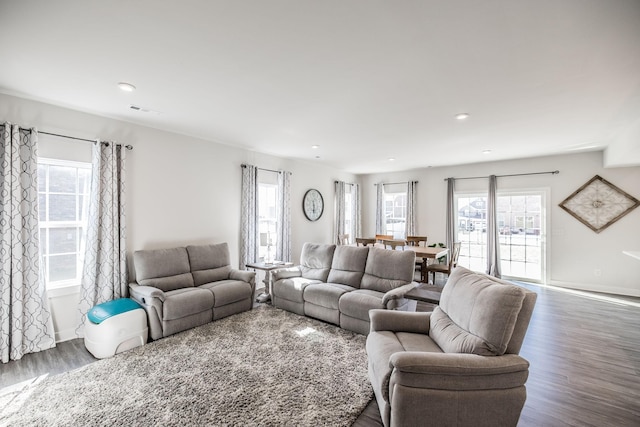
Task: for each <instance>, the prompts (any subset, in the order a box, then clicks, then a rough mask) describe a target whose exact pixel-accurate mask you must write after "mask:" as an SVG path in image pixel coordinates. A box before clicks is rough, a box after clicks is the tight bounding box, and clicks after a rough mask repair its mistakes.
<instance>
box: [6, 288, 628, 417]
mask: <svg viewBox="0 0 640 427" xmlns="http://www.w3.org/2000/svg"><path fill="white" fill-rule="evenodd" d="M524 286H526V287H528V288H530V289H533V290H534V291H536V292H537V293H538V301H537V304H536V308H535V311H534V314H533V318H532V320H531V324H530V327H529V331H528V333H527V337H526V340H525V342H524V346H523V348H522V351H521V355H522V356H523V357H524V358H526V359H527V360H529V361H530V362H531V368H530V376H529V380H528V381H527V393H528V397H527V402H526V404H525V407H524V410H523V411H522V416H521V418H520V423H519V424H518V425H519V426H594V427H595V426H598V427H600V426H634V427H638V426H640V298H625V299H621V300H620V301H621V302H612V301H602V300H599V299H596V297H598V296H599V295H595V294H591V295H593V297H590V296H585V295H590V294H588V293H585V294H581V295H577V294H574V293H568V292H565V291H560V290H555V289H552V288H545V287H539V286H536V285H524ZM94 360H95V359H94V358H93V357H92V356H91V354H89V353H88V352H87V351H86V350H85V348H84V346H83V343H82V340H73V341H68V342H64V343H60V344H58V346H57V347H56V348H54V349H51V350H47V351H44V352H40V353H36V354H29V355H26V356H24V357H23V358H22V359H21V360H20V361H13V362H9V363H7V364H0V374H1V375H0V378H1V380H0V393H1V392H2V389H3V388H7V387H10V386H12V385H14V384H16V383H19V382H22V381H26V380H30V379H33V378H34V377H38V376H40V375H46V374H49V375H54V374H57V373H60V372H64V371H67V370H70V369H75V368H77V367H80V366H83V365H85V364H87V363H91V362H92V361H94ZM355 425H356V426H358V427H365V426H367V427H369V426H380V425H382V424H381V422H380V415H379V413H378V408H377V406H376V405H375V401H374V402H372V403H371V404H370V405H369V406H368V407H367V408H366V409H365V411H364V412H363V414H362V415H361V416H360V418H359V419H358V420H357V421H356V423H355Z"/></svg>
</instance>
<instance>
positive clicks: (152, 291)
mask: <svg viewBox="0 0 640 427" xmlns="http://www.w3.org/2000/svg"><path fill="white" fill-rule="evenodd" d="M129 291H130V293H131V296H132V297H133V298H134V299H135V300H137V301H138V302H142V303H143V304H149V303H151V301H152V300H153V299H154V298H158V299H159V300H160V301H162V302H164V299H165V295H164V292H162V291H161V290H160V289H158V288H154V287H153V286H141V285H138V284H135V283H132V284H130V285H129ZM145 300H148V302H147V301H145Z"/></svg>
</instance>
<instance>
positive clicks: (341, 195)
mask: <svg viewBox="0 0 640 427" xmlns="http://www.w3.org/2000/svg"><path fill="white" fill-rule="evenodd" d="M335 186H336V195H335V199H334V200H335V201H334V203H335V213H336V218H335V230H336V231H335V234H334V236H333V238H334V243H335V244H336V245H338V244H340V240H339V236H340V235H341V234H345V233H346V231H345V219H346V218H345V210H346V208H345V193H346V187H347V183H346V182H344V181H336V182H335ZM354 238H355V236H351V240H353V239H354Z"/></svg>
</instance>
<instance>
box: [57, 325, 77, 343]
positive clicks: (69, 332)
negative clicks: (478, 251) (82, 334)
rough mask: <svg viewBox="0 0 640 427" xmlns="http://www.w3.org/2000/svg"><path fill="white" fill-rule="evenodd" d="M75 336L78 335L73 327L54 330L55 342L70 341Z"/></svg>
mask: <svg viewBox="0 0 640 427" xmlns="http://www.w3.org/2000/svg"><path fill="white" fill-rule="evenodd" d="M76 338H78V336H77V335H76V330H75V329H74V328H69V329H65V330H63V331H56V343H60V342H64V341H71V340H74V339H76Z"/></svg>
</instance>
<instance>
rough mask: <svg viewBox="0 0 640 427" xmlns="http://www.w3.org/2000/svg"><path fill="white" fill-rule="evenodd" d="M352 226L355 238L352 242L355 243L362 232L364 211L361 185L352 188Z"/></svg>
mask: <svg viewBox="0 0 640 427" xmlns="http://www.w3.org/2000/svg"><path fill="white" fill-rule="evenodd" d="M351 203H352V206H351V224H353V226H352V227H353V230H352V232H353V236H351V241H352V242H355V239H356V237H360V235H361V232H362V221H361V218H362V215H361V213H362V209H361V207H360V206H361V203H360V184H353V185H352V186H351Z"/></svg>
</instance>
